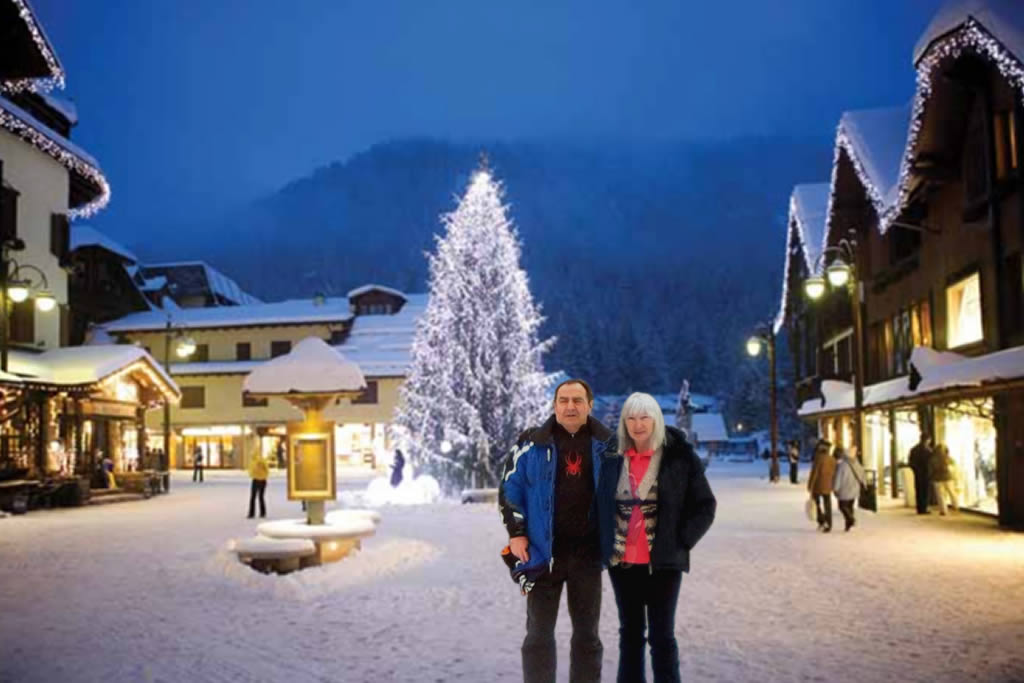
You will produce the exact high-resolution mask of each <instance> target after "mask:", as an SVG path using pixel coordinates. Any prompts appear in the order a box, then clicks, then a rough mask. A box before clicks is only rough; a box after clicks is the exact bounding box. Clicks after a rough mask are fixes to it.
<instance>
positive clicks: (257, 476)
mask: <svg viewBox="0 0 1024 683" xmlns="http://www.w3.org/2000/svg"><path fill="white" fill-rule="evenodd" d="M249 476H250V477H252V483H251V484H250V485H249V519H252V518H253V517H254V516H255V513H256V498H257V497H259V499H260V517H266V516H267V503H266V501H265V500H264V495H265V494H266V492H267V478H268V477H269V476H270V463H269V462H267V459H266V458H265V457H264V456H263V453H261V452H259V451H256V453H254V454H253V456H252V460H250V461H249Z"/></svg>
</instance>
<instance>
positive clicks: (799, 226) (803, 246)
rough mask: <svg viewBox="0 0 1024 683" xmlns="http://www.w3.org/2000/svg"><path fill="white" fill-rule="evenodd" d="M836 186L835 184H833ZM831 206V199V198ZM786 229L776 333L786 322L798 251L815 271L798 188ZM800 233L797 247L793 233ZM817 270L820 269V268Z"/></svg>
mask: <svg viewBox="0 0 1024 683" xmlns="http://www.w3.org/2000/svg"><path fill="white" fill-rule="evenodd" d="M832 187H835V184H834V183H833V184H832ZM829 202H830V206H831V199H830V200H829ZM787 226H788V227H787V229H786V262H785V263H784V264H783V267H782V301H781V302H780V303H779V312H778V314H776V316H775V322H774V323H773V324H772V331H773V332H774V333H775V334H778V333H779V330H781V329H782V326H783V325H784V324H785V322H786V301H787V300H788V299H789V262H790V259H792V258H793V256H795V255H797V254H798V253H799V254H800V255H802V256H803V257H804V263H805V264H806V265H807V272H808V273H814V272H815V266H816V265H818V264H816V263H814V261H815V260H816V259H812V258H811V255H810V253H808V251H807V234H808V230H807V226H805V225H804V223H803V221H801V220H800V212H799V210H798V206H797V201H796V190H795V189H794V191H793V194H791V195H790V196H789V221H788V222H787ZM794 228H795V232H796V233H797V235H798V239H799V240H800V244H799V245H798V246H796V247H794V246H793V233H794ZM817 270H820V268H818V269H817Z"/></svg>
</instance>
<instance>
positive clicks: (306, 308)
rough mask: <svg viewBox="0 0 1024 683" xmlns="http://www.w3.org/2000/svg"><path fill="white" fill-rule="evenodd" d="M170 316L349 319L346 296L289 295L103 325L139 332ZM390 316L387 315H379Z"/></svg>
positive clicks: (194, 319) (177, 320)
mask: <svg viewBox="0 0 1024 683" xmlns="http://www.w3.org/2000/svg"><path fill="white" fill-rule="evenodd" d="M168 317H170V320H171V324H172V325H173V326H175V327H181V328H186V329H199V328H214V327H218V328H219V327H252V326H256V325H302V324H308V323H327V322H341V321H346V320H350V319H351V318H352V314H351V313H350V312H349V306H348V299H341V298H334V299H325V300H324V302H323V303H322V304H319V305H318V304H316V303H315V302H314V301H313V300H312V299H291V300H288V301H277V302H274V303H269V304H263V303H261V304H250V305H245V306H211V307H208V308H177V309H174V310H167V309H165V310H156V311H145V312H142V313H132V314H130V315H126V316H124V317H123V318H118V319H117V320H113V321H111V322H108V323H104V324H103V327H104V328H106V330H107V331H108V332H142V331H151V330H162V329H164V328H165V327H166V326H167V320H168ZM378 317H389V316H378Z"/></svg>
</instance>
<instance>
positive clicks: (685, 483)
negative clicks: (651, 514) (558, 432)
mask: <svg viewBox="0 0 1024 683" xmlns="http://www.w3.org/2000/svg"><path fill="white" fill-rule="evenodd" d="M665 431H666V432H667V433H666V442H665V446H664V448H663V449H662V455H661V468H660V469H659V470H658V519H657V523H656V525H655V528H654V544H653V546H652V547H651V568H652V569H681V570H683V571H684V572H688V571H690V551H691V550H693V547H694V546H696V545H697V542H698V541H699V540H700V539H701V537H702V536H704V534H705V533H707V530H708V529H710V528H711V523H712V522H713V521H714V520H715V508H716V502H715V496H714V494H713V493H712V492H711V486H710V485H709V484H708V480H707V477H705V476H704V465H703V463H701V461H700V458H698V457H697V454H696V453H695V452H694V450H693V446H691V445H690V444H689V442H687V441H686V437H685V436H683V433H682V432H680V431H679V430H677V429H675V428H674V427H666V430H665ZM624 463H625V457H623V456H622V455H620V454H618V453H615V452H611V451H609V452H607V453H606V454H605V455H604V457H603V458H602V459H601V473H600V477H599V479H598V484H597V491H596V493H595V496H594V498H595V502H596V507H597V515H598V517H597V521H598V529H599V533H600V541H601V561H602V562H603V563H604V564H605V565H606V566H607V565H608V563H609V561H610V560H611V556H612V548H613V546H614V544H615V488H616V486H617V485H618V482H619V476H620V473H621V472H622V467H623V464H624Z"/></svg>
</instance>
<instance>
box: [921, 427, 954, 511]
mask: <svg viewBox="0 0 1024 683" xmlns="http://www.w3.org/2000/svg"><path fill="white" fill-rule="evenodd" d="M955 472H956V463H954V462H953V458H952V456H950V454H949V446H947V445H946V444H944V443H940V444H937V445H936V446H935V451H934V452H933V453H932V457H931V459H930V460H929V461H928V478H929V479H930V480H931V482H932V487H933V488H934V489H935V499H936V500H938V501H939V514H940V515H942V516H945V515H946V498H949V502H950V504H951V505H952V506H953V512H960V503H959V501H958V500H957V490H956V476H955Z"/></svg>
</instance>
